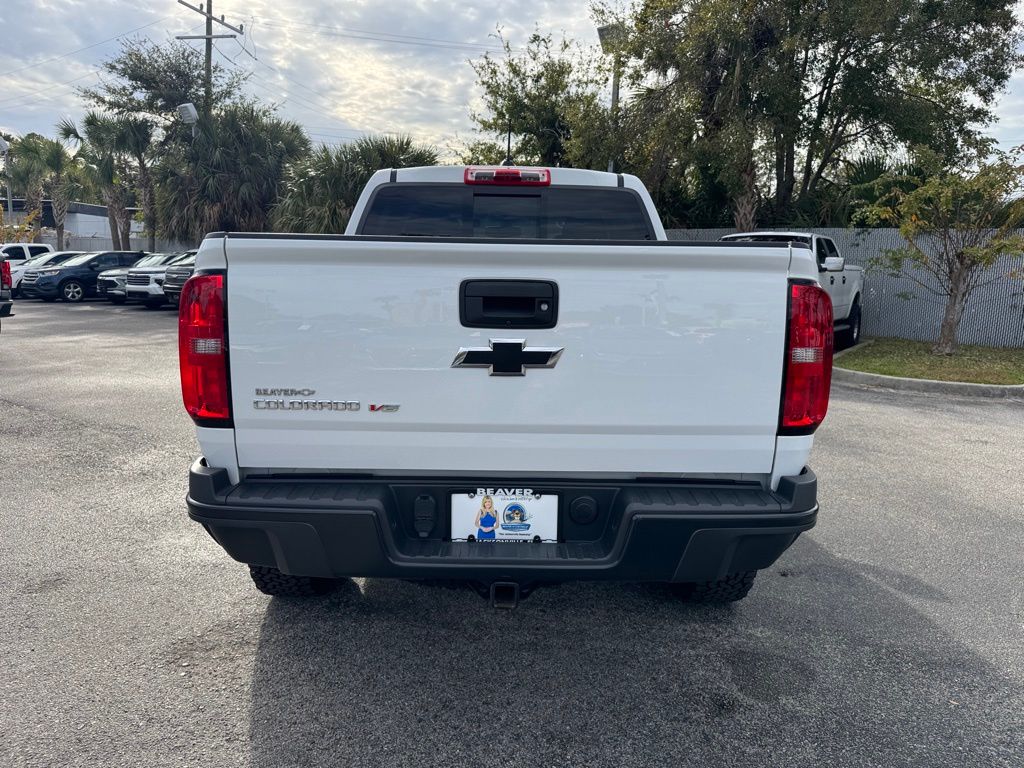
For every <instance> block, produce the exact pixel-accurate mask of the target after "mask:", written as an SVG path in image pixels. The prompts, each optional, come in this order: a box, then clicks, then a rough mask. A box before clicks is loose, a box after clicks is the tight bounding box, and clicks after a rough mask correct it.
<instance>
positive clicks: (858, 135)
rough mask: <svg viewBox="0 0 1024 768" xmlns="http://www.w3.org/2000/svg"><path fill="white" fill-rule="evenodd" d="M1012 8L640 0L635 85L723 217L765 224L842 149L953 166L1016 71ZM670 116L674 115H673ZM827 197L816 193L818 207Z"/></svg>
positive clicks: (780, 216)
mask: <svg viewBox="0 0 1024 768" xmlns="http://www.w3.org/2000/svg"><path fill="white" fill-rule="evenodd" d="M1013 10H1014V3H1013V1H1012V0H978V1H977V2H963V0H933V1H932V2H928V3H921V2H918V0H850V1H849V2H843V3H838V2H833V3H826V4H822V3H820V2H810V0H762V1H761V2H756V3H755V2H751V0H699V1H698V0H645V1H644V2H643V3H642V4H640V5H639V6H638V8H637V10H636V12H635V15H634V18H633V20H632V27H633V34H632V35H631V38H630V40H631V42H630V46H629V51H630V53H631V54H632V56H633V57H634V58H635V60H636V61H638V62H639V63H638V65H637V66H636V67H635V69H634V72H633V77H634V81H635V82H637V83H646V84H648V85H649V86H650V90H651V92H652V96H654V95H657V96H660V99H661V100H662V101H663V102H664V104H665V108H664V110H663V111H664V113H665V114H669V115H671V114H675V115H677V116H678V117H680V118H681V119H680V120H679V121H678V124H677V125H674V126H673V125H671V124H666V125H660V126H658V127H659V129H660V130H661V131H662V135H663V136H664V137H665V138H668V136H667V134H670V133H671V132H673V131H680V132H686V133H688V134H689V136H690V139H691V140H690V141H689V142H683V143H684V144H689V145H690V146H691V147H692V148H693V150H694V151H695V152H697V153H699V154H703V155H704V156H705V157H708V156H713V157H717V158H718V162H717V165H718V168H717V176H718V178H719V179H720V180H721V181H722V182H723V183H724V184H725V185H726V186H727V187H728V188H729V190H730V195H731V198H732V207H733V213H734V216H735V217H737V224H738V225H739V224H740V220H743V223H744V224H746V223H749V218H750V216H749V214H750V210H751V204H752V201H754V200H755V199H757V198H761V199H763V200H767V201H768V202H769V203H770V204H768V205H762V206H761V208H762V210H764V209H765V208H767V209H769V210H768V213H769V215H770V216H772V217H773V218H774V219H775V220H785V219H786V218H787V217H789V216H791V215H792V212H793V210H794V207H795V206H799V204H800V202H801V200H803V199H808V198H814V197H815V195H817V194H818V191H819V187H821V186H828V185H829V184H834V183H836V182H837V181H838V176H839V171H840V169H841V167H842V164H843V162H844V161H845V160H846V159H847V158H848V156H849V155H850V153H852V152H854V151H858V152H860V151H864V150H865V149H866V148H867V149H871V148H874V149H878V150H883V151H891V150H893V149H894V148H898V147H908V146H911V145H915V144H927V145H929V146H931V147H932V148H933V149H934V150H936V151H939V152H941V153H943V154H944V155H945V156H946V157H948V158H949V157H955V156H956V154H957V153H958V152H960V151H962V149H963V148H964V147H965V146H970V145H972V144H973V143H975V142H976V141H977V139H978V131H979V129H980V128H981V127H983V126H984V125H985V124H986V123H987V122H989V121H990V120H991V119H992V107H993V105H994V102H995V99H996V97H997V96H998V95H999V93H1000V92H1001V90H1002V89H1003V88H1004V87H1005V84H1006V82H1007V79H1008V77H1009V75H1010V73H1011V72H1012V71H1013V70H1014V69H1015V68H1016V67H1017V66H1019V64H1020V63H1021V60H1022V59H1021V53H1020V51H1019V44H1020V42H1021V32H1020V30H1019V28H1018V27H1017V26H1016V25H1015V22H1014V17H1013ZM672 107H681V109H679V110H676V111H675V112H673V110H672ZM827 196H828V195H825V197H827Z"/></svg>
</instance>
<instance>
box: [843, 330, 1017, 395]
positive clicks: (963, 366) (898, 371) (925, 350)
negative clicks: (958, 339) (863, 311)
mask: <svg viewBox="0 0 1024 768" xmlns="http://www.w3.org/2000/svg"><path fill="white" fill-rule="evenodd" d="M931 348H932V345H931V344H930V343H929V342H922V341H905V340H903V339H875V342H874V344H868V345H864V346H860V347H857V348H855V349H853V350H851V351H850V352H848V353H847V354H845V355H843V356H842V357H841V358H839V359H838V360H836V367H837V368H847V369H849V370H852V371H864V372H866V373H881V374H883V375H885V376H903V377H904V378H908V379H935V380H936V381H970V382H974V383H977V384H1024V349H1001V348H999V347H960V348H959V349H958V350H957V353H956V354H955V355H953V356H952V357H944V356H940V355H933V354H932V353H931Z"/></svg>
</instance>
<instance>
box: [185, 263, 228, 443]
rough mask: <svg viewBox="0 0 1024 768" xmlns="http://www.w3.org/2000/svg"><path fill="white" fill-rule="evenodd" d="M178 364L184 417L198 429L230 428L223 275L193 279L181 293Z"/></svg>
mask: <svg viewBox="0 0 1024 768" xmlns="http://www.w3.org/2000/svg"><path fill="white" fill-rule="evenodd" d="M178 360H179V362H180V365H181V395H182V398H183V399H184V401H185V410H186V411H188V415H189V416H191V417H192V419H193V421H195V422H196V424H199V425H201V426H230V425H231V398H230V395H229V391H228V350H227V335H226V316H225V305H224V275H217V274H214V275H196V276H194V277H192V278H191V279H190V280H189V281H188V282H187V283H185V286H184V287H183V288H182V289H181V300H180V302H179V304H178Z"/></svg>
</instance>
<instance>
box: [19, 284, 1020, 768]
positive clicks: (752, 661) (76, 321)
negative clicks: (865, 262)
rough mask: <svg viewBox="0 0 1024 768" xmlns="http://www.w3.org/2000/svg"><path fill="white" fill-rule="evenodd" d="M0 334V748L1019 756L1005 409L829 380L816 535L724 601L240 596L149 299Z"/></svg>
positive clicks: (542, 760)
mask: <svg viewBox="0 0 1024 768" xmlns="http://www.w3.org/2000/svg"><path fill="white" fill-rule="evenodd" d="M16 312H17V316H16V317H15V318H13V319H11V320H5V321H4V325H3V333H2V335H0V415H2V416H0V525H2V530H3V533H2V535H0V555H2V556H0V573H2V578H0V595H2V598H0V599H2V606H3V613H4V616H3V621H2V622H0V647H2V648H3V651H2V654H0V679H2V680H3V688H4V694H3V696H2V697H0V765H3V766H62V767H65V766H100V765H102V766H147V767H154V766H190V767H195V766H218V767H220V766H250V765H251V766H268V767H270V766H273V767H278V766H321V765H339V766H424V765H451V766H462V765H466V766H531V767H533V766H634V765H635V766H661V765H664V766H1012V767H1014V768H1019V766H1021V765H1024V587H1022V565H1024V471H1022V466H1024V403H1009V402H999V401H971V400H951V399H948V398H938V397H932V396H929V395H920V394H910V393H900V394H886V393H879V392H867V391H861V390H856V389H837V390H836V391H835V392H834V393H833V400H832V406H831V411H830V416H829V419H828V420H827V422H826V424H825V426H824V427H823V428H822V430H821V431H820V432H819V438H818V442H817V445H816V448H815V452H814V455H813V463H812V465H813V467H814V469H815V470H816V471H817V473H818V476H819V478H820V483H821V485H820V494H821V497H820V498H821V504H822V513H821V515H820V517H819V523H818V526H817V528H815V529H814V530H813V531H812V532H811V533H810V534H809V535H805V536H804V537H803V538H802V539H801V540H799V541H798V542H797V544H796V545H795V546H794V547H793V549H791V550H790V552H789V553H788V554H787V555H786V556H784V557H783V559H782V560H781V561H780V562H779V563H778V564H777V565H776V566H775V567H774V568H772V569H771V570H770V571H768V572H765V573H762V574H761V576H760V577H759V579H758V583H757V584H756V586H755V587H754V590H753V592H752V593H751V595H750V597H749V598H748V599H747V600H745V601H743V602H742V603H740V604H738V605H736V606H735V607H732V608H704V607H691V606H686V605H681V604H678V603H676V602H675V601H674V600H673V599H672V597H671V596H670V595H669V594H668V593H667V592H665V591H663V590H661V589H658V588H655V587H647V586H629V585H626V586H620V585H588V584H577V585H566V586H562V587H558V588H551V589H547V590H541V591H538V592H537V593H535V594H534V595H532V596H531V597H530V598H529V599H528V600H526V601H525V602H524V603H523V604H522V605H521V606H520V608H519V609H518V610H516V611H515V612H512V613H498V612H494V611H492V610H491V609H490V608H488V607H487V605H486V603H485V602H484V601H482V600H481V599H480V598H479V597H478V596H477V595H476V594H475V593H473V592H470V591H469V590H465V591H461V590H448V589H441V588H437V587H429V586H423V585H417V584H409V583H395V582H387V581H379V580H378V581H374V580H367V581H365V582H362V583H357V584H354V585H353V586H352V587H351V588H348V589H344V590H341V591H339V592H338V593H335V594H333V595H330V596H328V597H326V598H320V599H315V600H312V601H306V602H285V601H277V600H271V599H269V598H267V597H265V596H263V595H261V594H259V593H257V592H256V591H255V590H254V589H253V588H252V586H251V584H250V582H249V578H248V575H247V573H246V571H245V568H244V567H243V566H241V565H238V564H237V563H234V562H232V561H230V560H228V558H227V557H226V556H225V555H224V554H223V552H222V551H221V550H220V548H219V547H218V546H217V545H216V544H214V542H213V541H212V540H210V539H209V538H208V537H207V536H206V534H205V533H204V532H203V531H202V530H201V529H200V528H199V527H198V526H196V525H195V524H193V523H191V522H189V521H188V519H187V517H186V515H185V509H184V505H183V501H182V499H183V496H184V493H185V481H186V474H187V469H188V466H189V463H190V462H191V461H192V459H193V458H194V456H195V455H196V453H197V450H198V448H197V445H196V443H195V440H194V437H193V432H192V425H191V422H190V421H189V419H188V418H187V417H186V416H185V414H184V412H183V411H182V409H181V408H180V403H179V390H178V381H177V359H176V348H175V341H176V324H175V318H174V315H173V312H172V311H170V310H163V311H155V312H147V311H145V310H142V309H138V308H135V307H130V306H129V307H112V306H110V305H107V304H104V303H100V302H86V303H84V304H82V305H76V306H68V305H62V304H57V305H45V304H41V303H36V302H19V303H18V304H17V308H16Z"/></svg>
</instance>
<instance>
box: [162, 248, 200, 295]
mask: <svg viewBox="0 0 1024 768" xmlns="http://www.w3.org/2000/svg"><path fill="white" fill-rule="evenodd" d="M188 253H189V254H190V255H189V256H186V257H185V258H184V259H182V260H181V261H176V262H174V264H172V265H171V266H169V267H167V272H166V273H165V274H164V296H166V297H167V300H168V301H169V302H171V303H172V304H177V303H178V299H179V298H180V297H181V289H182V286H184V285H185V283H186V282H188V279H189V278H190V277H192V273H193V272H195V271H196V253H197V252H196V251H189V252H188Z"/></svg>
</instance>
